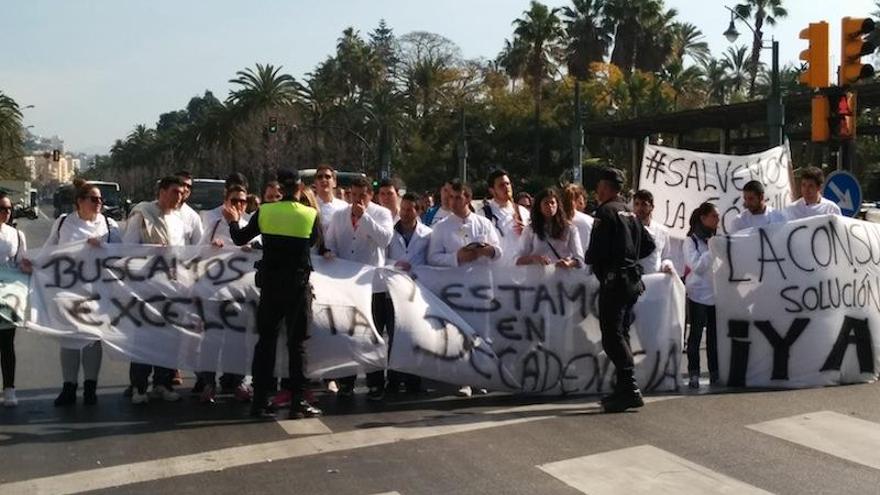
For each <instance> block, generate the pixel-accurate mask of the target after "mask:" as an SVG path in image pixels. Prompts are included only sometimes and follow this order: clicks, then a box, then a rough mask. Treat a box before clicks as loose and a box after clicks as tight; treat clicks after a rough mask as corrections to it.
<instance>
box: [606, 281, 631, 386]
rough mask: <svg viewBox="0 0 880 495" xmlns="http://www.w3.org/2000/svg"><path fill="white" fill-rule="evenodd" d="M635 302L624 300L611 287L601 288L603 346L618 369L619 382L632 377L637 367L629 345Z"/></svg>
mask: <svg viewBox="0 0 880 495" xmlns="http://www.w3.org/2000/svg"><path fill="white" fill-rule="evenodd" d="M633 306H634V303H632V302H628V301H623V300H621V299H620V297H619V296H618V295H617V294H615V293H614V292H612V291H611V290H609V289H606V288H604V287H600V289H599V329H600V330H601V331H602V347H603V348H604V349H605V354H606V355H607V356H608V359H610V360H611V362H612V363H613V364H614V368H615V369H616V370H617V377H618V382H620V381H621V378H622V377H624V378H626V377H631V376H632V375H633V370H634V368H635V362H634V361H633V354H632V349H631V348H630V345H629V327H630V325H632V321H633V315H632V309H633Z"/></svg>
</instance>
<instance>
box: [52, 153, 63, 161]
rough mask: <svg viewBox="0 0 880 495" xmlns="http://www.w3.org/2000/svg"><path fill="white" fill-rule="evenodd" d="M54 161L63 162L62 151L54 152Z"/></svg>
mask: <svg viewBox="0 0 880 495" xmlns="http://www.w3.org/2000/svg"><path fill="white" fill-rule="evenodd" d="M52 161H53V162H58V161H61V151H60V150H52Z"/></svg>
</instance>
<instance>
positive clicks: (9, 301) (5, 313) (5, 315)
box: [0, 266, 28, 327]
mask: <svg viewBox="0 0 880 495" xmlns="http://www.w3.org/2000/svg"><path fill="white" fill-rule="evenodd" d="M27 302H28V275H27V274H25V273H22V272H21V270H19V269H18V268H13V267H8V266H0V324H2V327H9V326H12V325H15V326H19V325H21V324H22V322H24V319H25V311H26V308H27Z"/></svg>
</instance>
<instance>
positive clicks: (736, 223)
mask: <svg viewBox="0 0 880 495" xmlns="http://www.w3.org/2000/svg"><path fill="white" fill-rule="evenodd" d="M742 194H743V196H742V197H743V211H742V212H741V213H740V214H739V215H737V216H736V218H735V219H734V220H733V223H732V224H731V226H730V228H729V229H727V232H728V233H729V234H733V233H734V232H739V231H740V230H745V229H748V228H752V227H764V226H767V225H770V224H771V223H781V222H785V214H783V213H782V212H781V211H777V210H774V209H773V208H771V207H770V206H768V205H767V202H766V201H765V200H764V185H763V184H761V182H760V181H757V180H751V181H749V182H746V185H745V186H743V190H742Z"/></svg>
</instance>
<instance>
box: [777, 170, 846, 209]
mask: <svg viewBox="0 0 880 495" xmlns="http://www.w3.org/2000/svg"><path fill="white" fill-rule="evenodd" d="M824 183H825V174H824V173H822V169H820V168H818V167H807V168H805V169H803V170H801V172H800V191H801V197H800V199H798V200H797V201H795V202H794V203H792V204H790V205H788V207H786V208H785V217H786V218H787V219H788V220H799V219H801V218H808V217H815V216H817V215H842V214H843V213H841V211H840V207H839V206H837V204H835V203H834V202H833V201H829V200H828V199H825V198H824V197H822V185H823V184H824Z"/></svg>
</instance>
